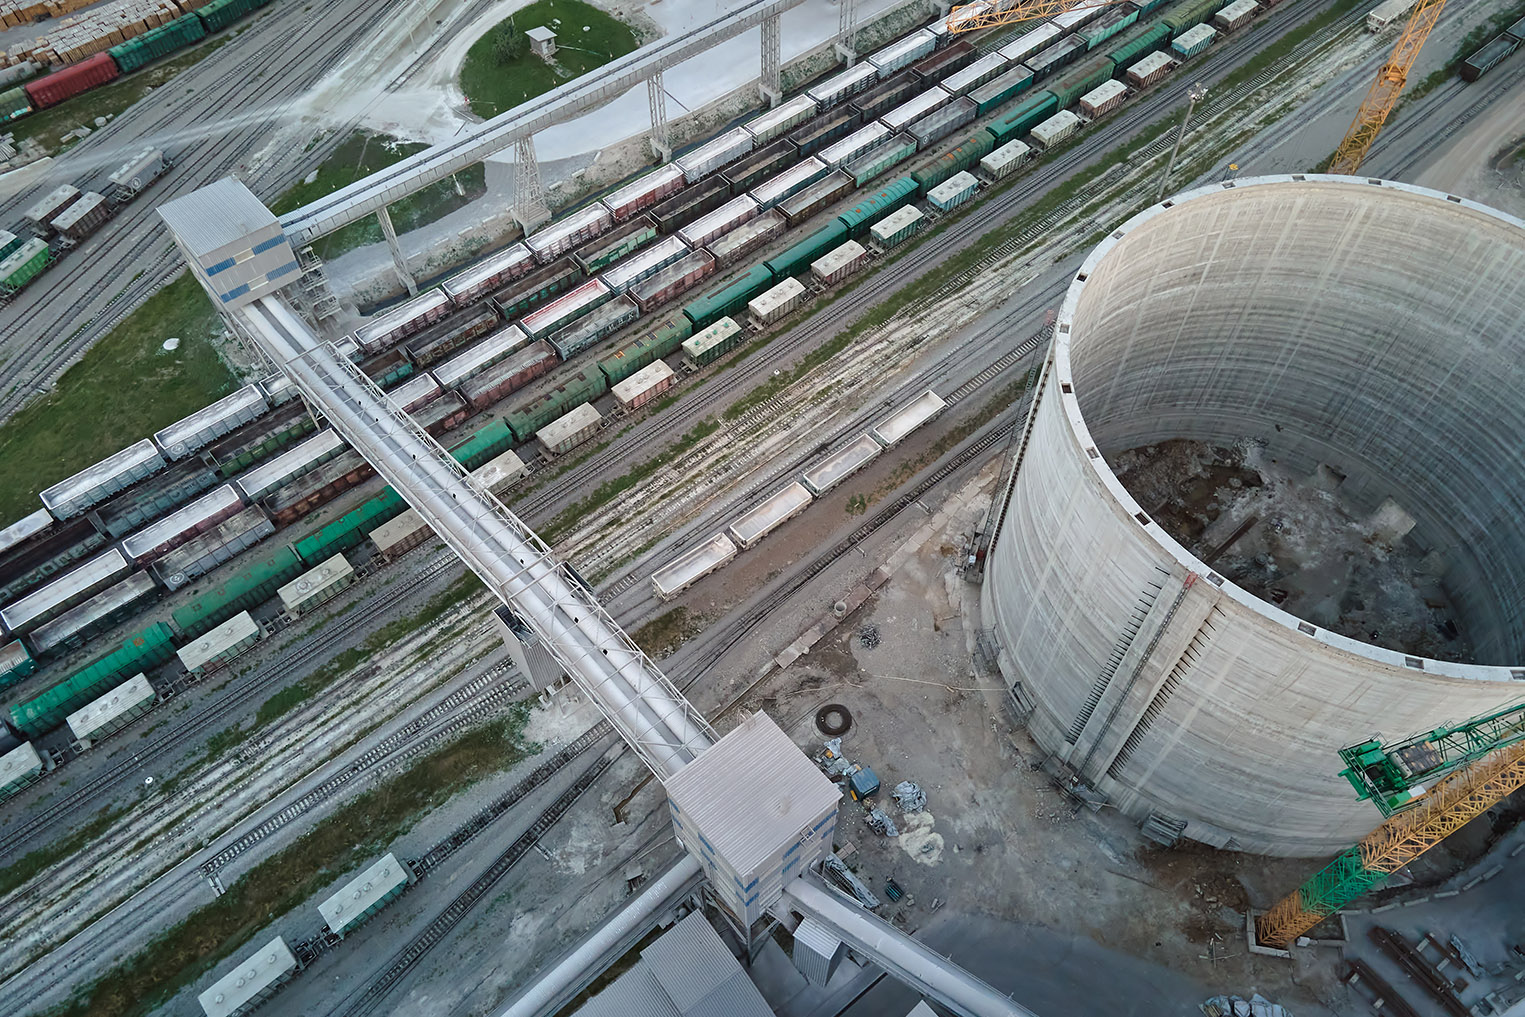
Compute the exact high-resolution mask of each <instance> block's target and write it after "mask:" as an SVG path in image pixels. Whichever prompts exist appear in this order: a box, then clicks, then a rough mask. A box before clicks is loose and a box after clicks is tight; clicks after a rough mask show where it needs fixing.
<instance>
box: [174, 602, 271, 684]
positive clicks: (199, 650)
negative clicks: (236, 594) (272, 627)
mask: <svg viewBox="0 0 1525 1017" xmlns="http://www.w3.org/2000/svg"><path fill="white" fill-rule="evenodd" d="M263 634H264V633H263V632H262V631H261V629H260V627H259V623H258V622H256V621H255V620H254V619H253V618H252V617H250V616H249V612H248V611H240V612H239V613H238V614H235V615H234V616H233V617H231V618H229V619H228V620H227V621H225V622H223V623H222V624H221V625H219V626H217V627H216V628H215V629H213V630H212V631H210V632H208V633H207V634H206V635H204V636H200V637H198V638H197V639H195V640H192V641H191V642H189V643H187V644H186V645H184V646H182V647H181V648H180V649H179V650H177V651H176V656H178V657H179V658H180V666H181V667H183V668H185V669H186V670H187V671H189V672H190V673H191V674H196V675H201V674H206V673H207V672H208V671H212V670H214V669H216V668H218V667H221V666H222V665H223V664H225V663H227V662H228V661H230V660H232V659H233V658H234V657H236V656H238V655H239V654H240V653H243V652H244V651H245V650H247V649H248V648H249V647H251V646H253V645H254V644H255V643H257V642H259V639H260V636H262V635H263Z"/></svg>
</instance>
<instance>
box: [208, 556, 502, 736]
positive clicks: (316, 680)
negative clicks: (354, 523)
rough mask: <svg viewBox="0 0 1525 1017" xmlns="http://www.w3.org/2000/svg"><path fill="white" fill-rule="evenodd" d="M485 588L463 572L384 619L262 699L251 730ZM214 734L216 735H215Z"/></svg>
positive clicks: (301, 701)
mask: <svg viewBox="0 0 1525 1017" xmlns="http://www.w3.org/2000/svg"><path fill="white" fill-rule="evenodd" d="M484 588H485V587H483V585H482V580H481V579H479V578H478V577H477V575H476V573H474V572H467V573H465V574H464V575H462V576H461V577H460V578H459V579H457V580H456V581H455V582H453V583H451V584H450V585H449V586H447V587H446V588H445V589H443V590H441V591H440V592H439V593H436V594H435V595H434V596H433V597H430V598H429V601H428V603H426V604H424V606H423V609H422V610H420V611H419V612H418V613H417V614H415V615H411V616H409V617H404V618H396V619H394V620H392V621H390V622H387V623H386V624H385V625H383V626H382V627H381V628H379V629H377V630H376V631H375V632H372V633H371V634H370V635H369V636H367V637H366V638H365V642H363V643H361V644H360V645H359V646H355V647H351V648H350V649H348V650H341V651H340V652H339V653H336V654H334V656H332V657H330V658H329V660H328V662H327V663H325V664H324V665H323V666H322V667H320V668H318V669H317V670H316V671H314V672H312V674H310V675H308V676H307V677H306V678H303V679H302V680H301V681H299V682H297V683H296V684H295V685H288V686H286V687H285V688H284V689H281V690H280V691H279V692H277V693H276V694H275V695H273V696H271V697H270V698H269V699H267V700H265V701H264V702H263V703H261V704H260V707H259V711H258V712H257V713H256V714H255V715H254V730H255V731H257V730H259V729H260V728H262V727H264V726H266V725H267V724H271V723H273V722H275V721H277V720H279V719H280V718H281V717H283V716H285V715H286V714H287V713H290V712H291V711H292V710H294V709H296V708H297V707H298V706H301V705H302V704H303V703H305V702H307V701H308V700H309V699H312V698H314V697H316V696H317V695H318V694H319V693H321V692H323V690H325V689H327V688H328V687H329V686H330V685H332V684H333V683H334V682H336V681H338V680H339V678H340V677H341V676H343V675H346V674H348V673H349V672H351V671H353V670H354V669H355V668H357V667H359V666H360V665H361V664H363V663H365V662H366V661H367V660H369V659H370V658H371V657H373V656H375V655H376V654H378V653H380V652H381V651H382V650H385V649H386V648H387V647H389V646H391V645H392V644H393V643H395V642H397V641H398V640H400V639H402V638H403V637H404V636H406V635H408V634H409V633H412V632H418V631H421V630H423V629H425V628H428V627H429V626H430V625H433V624H434V623H435V622H436V621H438V620H439V619H440V618H441V617H442V616H444V614H445V612H447V611H449V610H450V609H451V608H453V607H455V606H456V605H457V604H459V603H460V602H461V601H463V600H465V599H466V598H468V597H472V596H475V595H476V594H477V593H479V592H481V591H482V590H483V589H484ZM228 732H231V733H235V734H237V735H238V737H239V738H242V737H244V736H243V734H242V733H241V732H239V731H238V728H237V727H236V726H235V727H232V728H229V729H228ZM225 733H226V732H225ZM251 733H252V732H251ZM213 737H214V738H215V737H217V736H216V735H214V736H213ZM210 745H211V743H210V742H208V747H210Z"/></svg>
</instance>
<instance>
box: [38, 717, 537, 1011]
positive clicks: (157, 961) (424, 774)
mask: <svg viewBox="0 0 1525 1017" xmlns="http://www.w3.org/2000/svg"><path fill="white" fill-rule="evenodd" d="M528 719H529V709H528V707H525V706H523V705H519V706H515V707H514V709H513V712H512V713H511V714H510V715H509V716H508V717H507V718H505V719H503V720H500V721H498V722H496V723H493V724H489V725H486V726H483V727H479V728H476V729H474V730H471V731H468V732H467V733H465V734H463V735H461V736H460V737H459V738H457V739H455V740H454V741H452V742H451V743H450V744H448V745H446V746H444V747H443V748H441V749H438V750H436V751H435V752H433V753H430V754H429V755H427V756H424V757H423V758H422V759H421V760H419V761H418V762H417V763H415V764H414V765H413V766H411V767H409V768H408V769H407V770H406V771H404V772H403V773H400V774H398V775H397V776H394V777H392V778H391V779H389V780H387V781H385V782H384V783H382V784H381V785H380V786H378V787H376V788H375V789H374V790H371V791H367V792H365V793H364V794H362V795H359V796H358V797H356V798H355V799H354V800H353V801H351V802H350V803H348V804H347V805H344V806H343V807H341V808H339V809H338V810H337V811H336V812H335V813H334V814H333V815H331V816H330V817H329V818H327V819H325V820H323V821H322V822H320V823H318V824H317V825H316V826H314V827H313V828H312V830H311V831H309V832H308V833H307V834H305V835H303V836H302V838H301V839H300V840H298V841H297V842H296V843H294V844H292V845H291V846H290V847H288V848H285V849H284V850H282V851H280V852H278V853H276V854H275V855H273V856H271V857H270V858H268V859H266V860H265V861H263V862H261V863H260V864H259V865H257V866H255V868H253V869H252V870H250V871H249V872H248V873H247V874H246V875H245V876H243V878H241V879H239V880H238V882H236V883H234V884H233V885H232V886H230V887H228V892H227V893H225V894H223V895H222V896H221V897H218V898H217V899H216V900H215V901H213V902H212V903H211V904H208V905H207V906H205V907H203V908H199V909H197V910H196V911H194V912H192V913H191V915H190V916H189V917H188V918H186V920H185V921H183V922H181V923H180V924H179V925H176V926H175V927H174V928H172V929H170V930H168V931H167V932H164V933H161V934H160V935H159V936H157V937H155V938H154V939H153V941H152V942H150V943H149V944H148V945H147V946H146V947H144V948H143V949H142V950H140V951H139V952H138V953H136V954H134V955H133V956H131V957H127V958H124V959H123V960H122V961H121V963H120V964H119V965H118V966H117V968H116V969H115V970H113V971H112V972H111V973H110V974H109V975H107V976H105V977H104V978H101V979H100V980H99V981H96V982H94V983H92V984H91V985H89V986H87V987H86V988H84V989H82V990H81V991H80V992H79V993H77V994H76V995H75V997H74V998H73V999H71V1000H70V1001H69V1002H68V1003H67V1004H65V1005H63V1006H62V1007H60V1008H58V1009H57V1010H56V1011H55V1012H54V1017H86V1015H89V1017H136V1015H140V1014H147V1013H149V1012H150V1011H152V1010H153V1009H154V1008H155V1007H157V1006H159V1005H161V1004H162V1003H163V1002H164V1001H165V1000H166V999H168V998H169V997H170V996H171V995H172V994H173V993H174V992H176V991H177V990H179V989H180V988H181V987H182V986H184V985H187V984H188V983H190V982H191V981H193V980H194V979H196V978H197V977H199V976H200V975H201V974H202V973H203V972H204V971H206V970H208V969H209V968H211V967H212V966H213V965H215V964H216V963H218V961H220V960H221V959H222V958H224V957H226V956H228V955H230V954H231V953H233V952H234V951H235V950H237V949H239V948H241V947H243V946H244V945H245V944H246V943H247V942H248V941H249V940H250V939H251V938H252V937H253V936H254V935H255V934H257V933H259V932H260V931H261V930H264V929H266V928H267V927H268V925H269V923H270V921H271V919H272V918H274V917H276V916H278V915H282V914H285V913H286V912H287V911H290V910H291V909H292V908H294V907H297V906H298V905H300V904H302V903H304V902H305V901H306V900H307V899H308V898H309V897H311V896H312V895H313V894H315V893H317V892H318V891H319V890H321V889H322V888H323V887H324V886H325V885H326V884H328V883H329V882H331V881H333V880H334V879H335V878H336V877H338V876H340V875H342V874H344V873H346V872H349V871H352V870H353V869H355V868H356V867H358V866H360V865H362V864H364V863H366V862H369V861H372V860H373V859H374V856H375V855H376V854H377V853H379V852H380V851H381V850H382V849H383V848H384V847H385V846H386V845H387V844H388V843H389V842H390V841H392V840H393V839H394V838H396V837H397V836H398V835H399V834H400V833H402V832H403V831H405V830H407V829H409V828H410V827H411V826H412V825H413V824H414V823H415V822H417V820H418V819H419V817H420V816H422V815H423V814H424V813H425V812H426V811H428V810H429V809H431V808H434V807H436V806H438V805H441V804H443V803H444V802H445V801H447V800H449V799H450V798H451V797H453V796H454V795H455V794H457V793H458V792H460V791H462V790H464V789H465V788H466V787H468V786H470V785H471V784H473V783H475V782H476V781H478V780H481V779H482V778H483V777H486V776H489V775H491V774H493V773H496V772H498V771H500V770H502V769H504V768H505V767H508V766H511V765H513V764H514V763H516V762H518V761H519V760H521V759H524V758H526V757H527V756H530V755H533V754H534V753H536V752H538V751H539V747H538V746H531V745H526V744H524V741H523V735H524V725H525V722H526V721H527V720H528ZM266 934H267V935H268V933H266Z"/></svg>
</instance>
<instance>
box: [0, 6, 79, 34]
mask: <svg viewBox="0 0 1525 1017" xmlns="http://www.w3.org/2000/svg"><path fill="white" fill-rule="evenodd" d="M94 2H95V0H0V28H12V27H14V26H16V25H30V24H31V23H32V22H34V21H36V20H38V19H39V18H44V17H47V18H61V17H63V16H64V15H65V14H68V13H70V12H71V11H77V10H79V9H80V8H81V7H88V6H89V5H90V4H92V3H94Z"/></svg>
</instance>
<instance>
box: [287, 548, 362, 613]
mask: <svg viewBox="0 0 1525 1017" xmlns="http://www.w3.org/2000/svg"><path fill="white" fill-rule="evenodd" d="M354 574H355V570H354V568H353V567H352V566H351V565H350V563H349V559H348V558H346V557H344V555H342V554H336V555H334V556H333V557H332V558H330V559H328V560H327V561H325V562H324V563H323V564H321V565H319V566H318V567H317V568H314V569H309V570H308V571H306V572H303V573H302V574H301V575H299V576H297V577H296V578H295V579H293V580H292V581H291V582H289V583H287V584H286V585H285V586H282V587H281V588H280V589H279V590H277V591H276V596H278V597H280V598H281V604H282V605H284V606H285V607H287V608H290V607H292V606H293V605H296V604H301V603H302V602H303V601H306V600H309V599H311V598H312V597H313V596H315V595H317V594H319V593H321V592H322V591H324V590H326V589H328V588H329V587H330V586H332V585H334V584H335V583H341V582H343V581H344V580H346V579H348V578H349V577H350V576H352V575H354Z"/></svg>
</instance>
